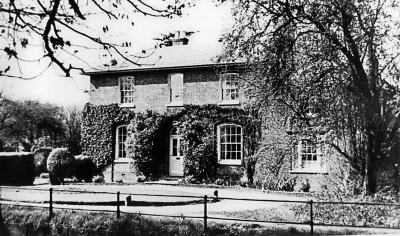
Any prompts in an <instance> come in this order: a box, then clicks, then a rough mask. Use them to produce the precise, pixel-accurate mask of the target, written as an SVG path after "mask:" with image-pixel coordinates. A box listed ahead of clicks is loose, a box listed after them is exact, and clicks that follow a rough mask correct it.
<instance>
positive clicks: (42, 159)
mask: <svg viewBox="0 0 400 236" xmlns="http://www.w3.org/2000/svg"><path fill="white" fill-rule="evenodd" d="M51 151H53V148H51V147H43V148H37V149H36V150H35V151H34V152H33V154H34V158H35V162H34V163H35V166H36V176H40V174H41V173H49V171H48V170H47V158H48V157H49V155H50V152H51Z"/></svg>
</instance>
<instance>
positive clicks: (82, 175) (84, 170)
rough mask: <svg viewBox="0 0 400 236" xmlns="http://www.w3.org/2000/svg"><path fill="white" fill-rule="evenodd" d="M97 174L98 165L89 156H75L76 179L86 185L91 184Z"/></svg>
mask: <svg viewBox="0 0 400 236" xmlns="http://www.w3.org/2000/svg"><path fill="white" fill-rule="evenodd" d="M95 174H96V165H95V164H94V163H93V161H92V159H91V158H90V157H88V156H83V155H80V156H75V170H74V177H75V178H77V179H78V180H80V181H82V180H83V181H85V182H86V183H88V182H91V181H92V178H93V176H94V175H95Z"/></svg>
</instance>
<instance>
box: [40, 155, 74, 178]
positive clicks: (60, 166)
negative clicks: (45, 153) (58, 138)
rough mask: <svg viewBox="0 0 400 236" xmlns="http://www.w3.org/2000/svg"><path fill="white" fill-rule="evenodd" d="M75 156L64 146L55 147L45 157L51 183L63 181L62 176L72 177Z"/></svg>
mask: <svg viewBox="0 0 400 236" xmlns="http://www.w3.org/2000/svg"><path fill="white" fill-rule="evenodd" d="M75 162H76V161H75V158H74V156H73V155H72V154H71V153H70V152H69V151H67V149H65V148H56V149H54V150H53V151H51V153H50V155H49V157H48V158H47V170H49V173H50V183H51V184H54V185H56V184H61V183H64V178H67V177H72V176H73V174H74V171H75V166H76V164H75Z"/></svg>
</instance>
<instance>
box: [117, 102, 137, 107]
mask: <svg viewBox="0 0 400 236" xmlns="http://www.w3.org/2000/svg"><path fill="white" fill-rule="evenodd" d="M119 107H127V108H135V104H134V103H120V104H119Z"/></svg>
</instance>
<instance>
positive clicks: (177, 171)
mask: <svg viewBox="0 0 400 236" xmlns="http://www.w3.org/2000/svg"><path fill="white" fill-rule="evenodd" d="M181 142H182V137H181V136H180V135H171V137H170V146H169V147H170V148H169V150H170V151H169V174H170V175H174V176H182V175H183V156H182V152H181V150H180V149H181Z"/></svg>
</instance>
